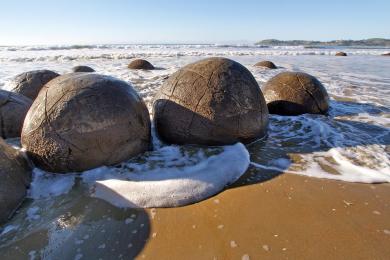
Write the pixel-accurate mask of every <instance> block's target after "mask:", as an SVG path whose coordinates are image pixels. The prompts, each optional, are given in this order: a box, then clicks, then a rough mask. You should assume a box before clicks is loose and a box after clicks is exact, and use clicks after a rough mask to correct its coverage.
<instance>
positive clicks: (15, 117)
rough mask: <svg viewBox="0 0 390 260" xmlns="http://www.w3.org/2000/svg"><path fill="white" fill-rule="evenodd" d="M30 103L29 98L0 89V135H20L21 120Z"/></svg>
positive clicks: (5, 136) (4, 136)
mask: <svg viewBox="0 0 390 260" xmlns="http://www.w3.org/2000/svg"><path fill="white" fill-rule="evenodd" d="M31 104H32V101H31V99H29V98H27V97H25V96H23V95H21V94H18V93H13V92H10V91H6V90H1V89H0V136H1V137H2V138H13V137H20V133H21V132H22V127H23V121H24V118H25V117H26V114H27V111H28V109H29V108H30V106H31Z"/></svg>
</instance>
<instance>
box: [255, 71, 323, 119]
mask: <svg viewBox="0 0 390 260" xmlns="http://www.w3.org/2000/svg"><path fill="white" fill-rule="evenodd" d="M263 93H264V97H265V100H266V101H267V106H268V110H269V112H270V113H271V114H279V115H300V114H305V113H311V114H321V113H322V114H324V113H326V112H327V111H328V109H329V96H328V93H327V92H326V89H325V88H324V86H323V85H322V84H321V82H319V81H318V80H317V79H316V78H315V77H313V76H311V75H309V74H306V73H302V72H282V73H280V74H278V75H276V76H275V77H273V78H271V79H270V80H269V81H268V82H267V83H266V84H265V85H264V87H263Z"/></svg>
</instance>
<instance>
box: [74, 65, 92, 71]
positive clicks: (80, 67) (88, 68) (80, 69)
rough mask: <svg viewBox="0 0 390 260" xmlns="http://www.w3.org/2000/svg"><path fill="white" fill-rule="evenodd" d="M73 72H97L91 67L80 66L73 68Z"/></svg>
mask: <svg viewBox="0 0 390 260" xmlns="http://www.w3.org/2000/svg"><path fill="white" fill-rule="evenodd" d="M72 72H95V70H94V69H92V68H91V67H89V66H83V65H80V66H75V67H73V68H72Z"/></svg>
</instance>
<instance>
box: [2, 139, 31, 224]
mask: <svg viewBox="0 0 390 260" xmlns="http://www.w3.org/2000/svg"><path fill="white" fill-rule="evenodd" d="M0 178H1V181H0V224H2V223H4V222H5V221H7V220H8V219H9V218H10V217H11V216H12V214H13V213H14V212H15V210H16V209H17V208H18V207H19V205H20V204H21V203H22V201H23V199H24V197H25V195H26V192H27V187H28V185H29V183H30V181H31V172H30V168H29V166H28V163H27V161H26V160H25V158H24V157H23V156H22V155H21V154H20V152H19V151H18V150H16V149H14V148H12V147H11V146H10V145H9V144H7V143H6V142H5V141H4V140H3V139H2V138H0Z"/></svg>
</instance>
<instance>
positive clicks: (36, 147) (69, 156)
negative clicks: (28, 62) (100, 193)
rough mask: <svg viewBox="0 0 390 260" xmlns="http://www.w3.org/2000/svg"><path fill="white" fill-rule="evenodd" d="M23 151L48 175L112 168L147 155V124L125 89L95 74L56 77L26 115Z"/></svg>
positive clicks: (141, 106)
mask: <svg viewBox="0 0 390 260" xmlns="http://www.w3.org/2000/svg"><path fill="white" fill-rule="evenodd" d="M21 141H22V146H23V147H24V148H25V149H26V150H27V154H28V155H29V157H30V158H31V159H32V160H33V162H34V163H35V164H36V165H37V166H38V167H40V168H42V169H44V170H47V171H51V172H59V173H61V172H62V173H63V172H70V171H84V170H88V169H91V168H95V167H98V166H101V165H113V164H117V163H119V162H122V161H125V160H127V159H129V158H130V157H133V156H135V155H137V154H139V153H142V152H144V151H146V150H147V149H148V148H149V143H150V118H149V113H148V110H147V108H146V105H145V104H144V102H143V100H142V99H141V98H140V97H139V96H138V94H137V92H136V91H135V90H134V89H133V88H132V86H131V85H129V84H128V83H126V82H124V81H121V80H118V79H116V78H113V77H108V76H103V75H99V74H94V73H71V74H66V75H63V76H60V77H58V78H56V79H54V80H53V81H51V82H50V83H49V84H47V85H45V88H44V89H42V91H41V92H40V93H39V95H38V97H37V99H36V100H35V101H34V103H33V105H32V106H31V109H30V110H29V112H28V114H27V116H26V119H25V122H24V126H23V130H22V139H21Z"/></svg>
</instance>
